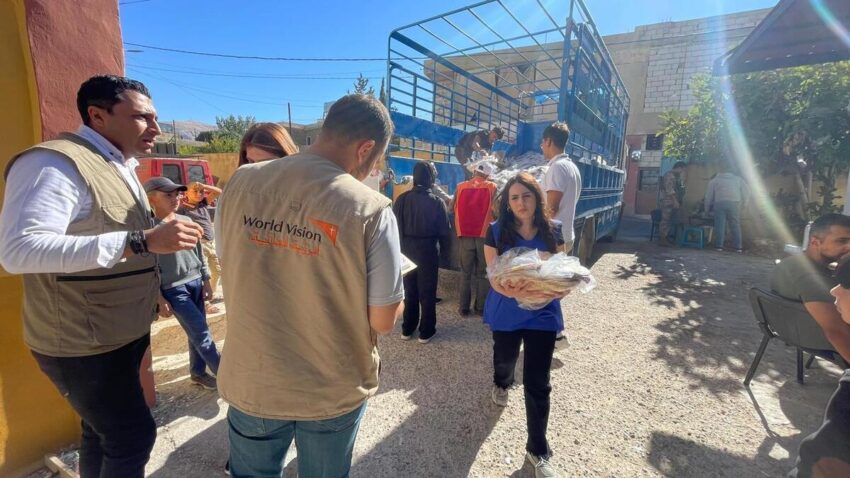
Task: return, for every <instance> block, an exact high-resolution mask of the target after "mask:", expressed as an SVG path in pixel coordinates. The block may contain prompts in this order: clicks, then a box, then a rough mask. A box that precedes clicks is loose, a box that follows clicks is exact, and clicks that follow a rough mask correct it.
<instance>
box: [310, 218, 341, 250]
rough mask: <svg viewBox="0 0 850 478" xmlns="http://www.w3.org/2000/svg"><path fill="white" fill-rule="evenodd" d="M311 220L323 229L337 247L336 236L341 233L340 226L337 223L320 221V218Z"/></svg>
mask: <svg viewBox="0 0 850 478" xmlns="http://www.w3.org/2000/svg"><path fill="white" fill-rule="evenodd" d="M310 222H311V223H313V225H315V226H316V227H318V228H319V229H321V230H322V232H324V233H325V234H327V235H328V237H329V238H330V240H331V244H333V245H334V247H336V236H337V235H338V234H339V226H337V225H336V224H331V223H329V222H325V221H320V220H318V219H310Z"/></svg>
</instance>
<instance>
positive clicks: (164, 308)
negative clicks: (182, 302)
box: [157, 296, 174, 319]
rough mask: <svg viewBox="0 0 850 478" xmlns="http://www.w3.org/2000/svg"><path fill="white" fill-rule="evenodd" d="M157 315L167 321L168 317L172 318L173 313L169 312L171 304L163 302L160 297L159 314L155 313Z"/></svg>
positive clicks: (163, 299) (162, 298)
mask: <svg viewBox="0 0 850 478" xmlns="http://www.w3.org/2000/svg"><path fill="white" fill-rule="evenodd" d="M157 315H159V316H160V318H163V319H167V318H168V317H172V316H174V311H173V310H171V304H169V303H168V301H167V300H165V298H164V297H162V296H159V312H158V313H157Z"/></svg>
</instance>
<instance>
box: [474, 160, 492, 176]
mask: <svg viewBox="0 0 850 478" xmlns="http://www.w3.org/2000/svg"><path fill="white" fill-rule="evenodd" d="M475 172H476V173H481V174H483V175H485V176H492V175H493V174H495V173H496V166H494V165H493V164H492V163H487V162H482V163H478V164H477V165H476V166H475Z"/></svg>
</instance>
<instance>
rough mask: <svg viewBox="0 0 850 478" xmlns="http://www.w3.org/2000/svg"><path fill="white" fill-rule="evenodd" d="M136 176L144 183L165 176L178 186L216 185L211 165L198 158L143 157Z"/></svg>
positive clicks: (140, 159)
mask: <svg viewBox="0 0 850 478" xmlns="http://www.w3.org/2000/svg"><path fill="white" fill-rule="evenodd" d="M136 174H137V175H138V176H139V181H141V182H142V183H144V182H145V181H147V180H148V179H150V178H152V177H155V176H165V177H166V178H168V179H170V180H172V181H174V182H175V183H177V184H189V183H192V182H198V183H203V184H210V185H214V184H215V183H214V181H213V175H212V172H211V170H210V165H209V163H208V162H207V161H205V160H203V159H201V158H197V157H177V156H148V157H141V158H139V166H138V167H137V168H136Z"/></svg>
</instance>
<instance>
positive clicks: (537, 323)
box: [484, 172, 565, 477]
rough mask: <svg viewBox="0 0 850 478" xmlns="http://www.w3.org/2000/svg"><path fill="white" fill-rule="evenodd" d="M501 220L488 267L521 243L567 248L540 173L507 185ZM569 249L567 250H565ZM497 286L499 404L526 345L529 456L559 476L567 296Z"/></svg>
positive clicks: (493, 302) (492, 298) (549, 249)
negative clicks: (552, 406) (559, 348)
mask: <svg viewBox="0 0 850 478" xmlns="http://www.w3.org/2000/svg"><path fill="white" fill-rule="evenodd" d="M498 214H499V216H498V217H499V218H498V220H496V222H494V223H492V224H490V229H489V230H488V231H487V236H486V238H485V240H484V257H485V259H486V261H487V266H488V267H489V266H490V265H492V264H493V263H494V262H495V261H496V258H497V257H498V256H500V255H501V254H504V253H505V252H506V251H508V250H510V249H512V248H515V247H527V248H530V249H537V250H539V251H541V252H546V253H556V252H559V251H563V249H564V236H563V234H562V233H561V223H560V222H558V221H553V220H551V219H550V218H549V216H548V212H547V210H546V208H545V207H544V204H543V192H542V191H541V189H540V185H539V184H537V181H535V180H534V177H533V176H531V175H530V174H528V173H524V172H523V173H519V174H517V175H516V176H514V177H513V178H511V179H510V180H508V182H507V184H505V187H504V189H502V192H501V194H500V195H499V210H498ZM564 252H565V251H564ZM490 285H491V286H492V290H491V291H490V293H489V295H488V296H487V302H486V303H485V305H484V322H485V323H486V324H487V325H489V326H490V330H492V332H493V382H494V385H493V391H492V394H491V398H492V400H493V403H495V404H496V405H498V406H500V407H504V406H507V404H508V389H509V388H510V387H511V385H513V383H514V369H515V367H516V362H517V359H518V358H519V350H520V345H522V344H524V346H525V359H524V363H523V370H522V384H523V388H524V389H525V410H526V427H527V430H528V441H527V442H526V446H525V449H526V451H527V454H526V456H527V459H528V461H529V462H531V464H532V465H533V466H534V469H535V470H534V473H535V476H536V477H550V476H557V471H556V470H555V468H554V467H553V466H552V464H551V463H550V462H549V457H550V455H551V453H552V452H551V450H550V449H549V444H548V443H547V441H546V428H547V426H548V422H549V394H550V392H551V390H552V387H551V385H550V384H549V369H550V367H551V365H552V354H553V352H554V350H555V335H556V333H557V332H558V331H559V330H561V329H563V328H564V318H563V316H562V314H561V303H560V300H558V299H560V298H561V296H557V297H556V296H542V295H539V294H532V293H530V292H528V291H525V290H524V288H523V287H502V286H501V285H500V284H498V283H497V282H496V281H491V283H490ZM516 299H526V300H528V299H533V300H537V299H541V300H542V299H552V302H550V303H549V304H548V305H547V306H545V307H543V308H542V309H539V310H525V309H523V308H520V306H519V304H518V303H517V300H516Z"/></svg>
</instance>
